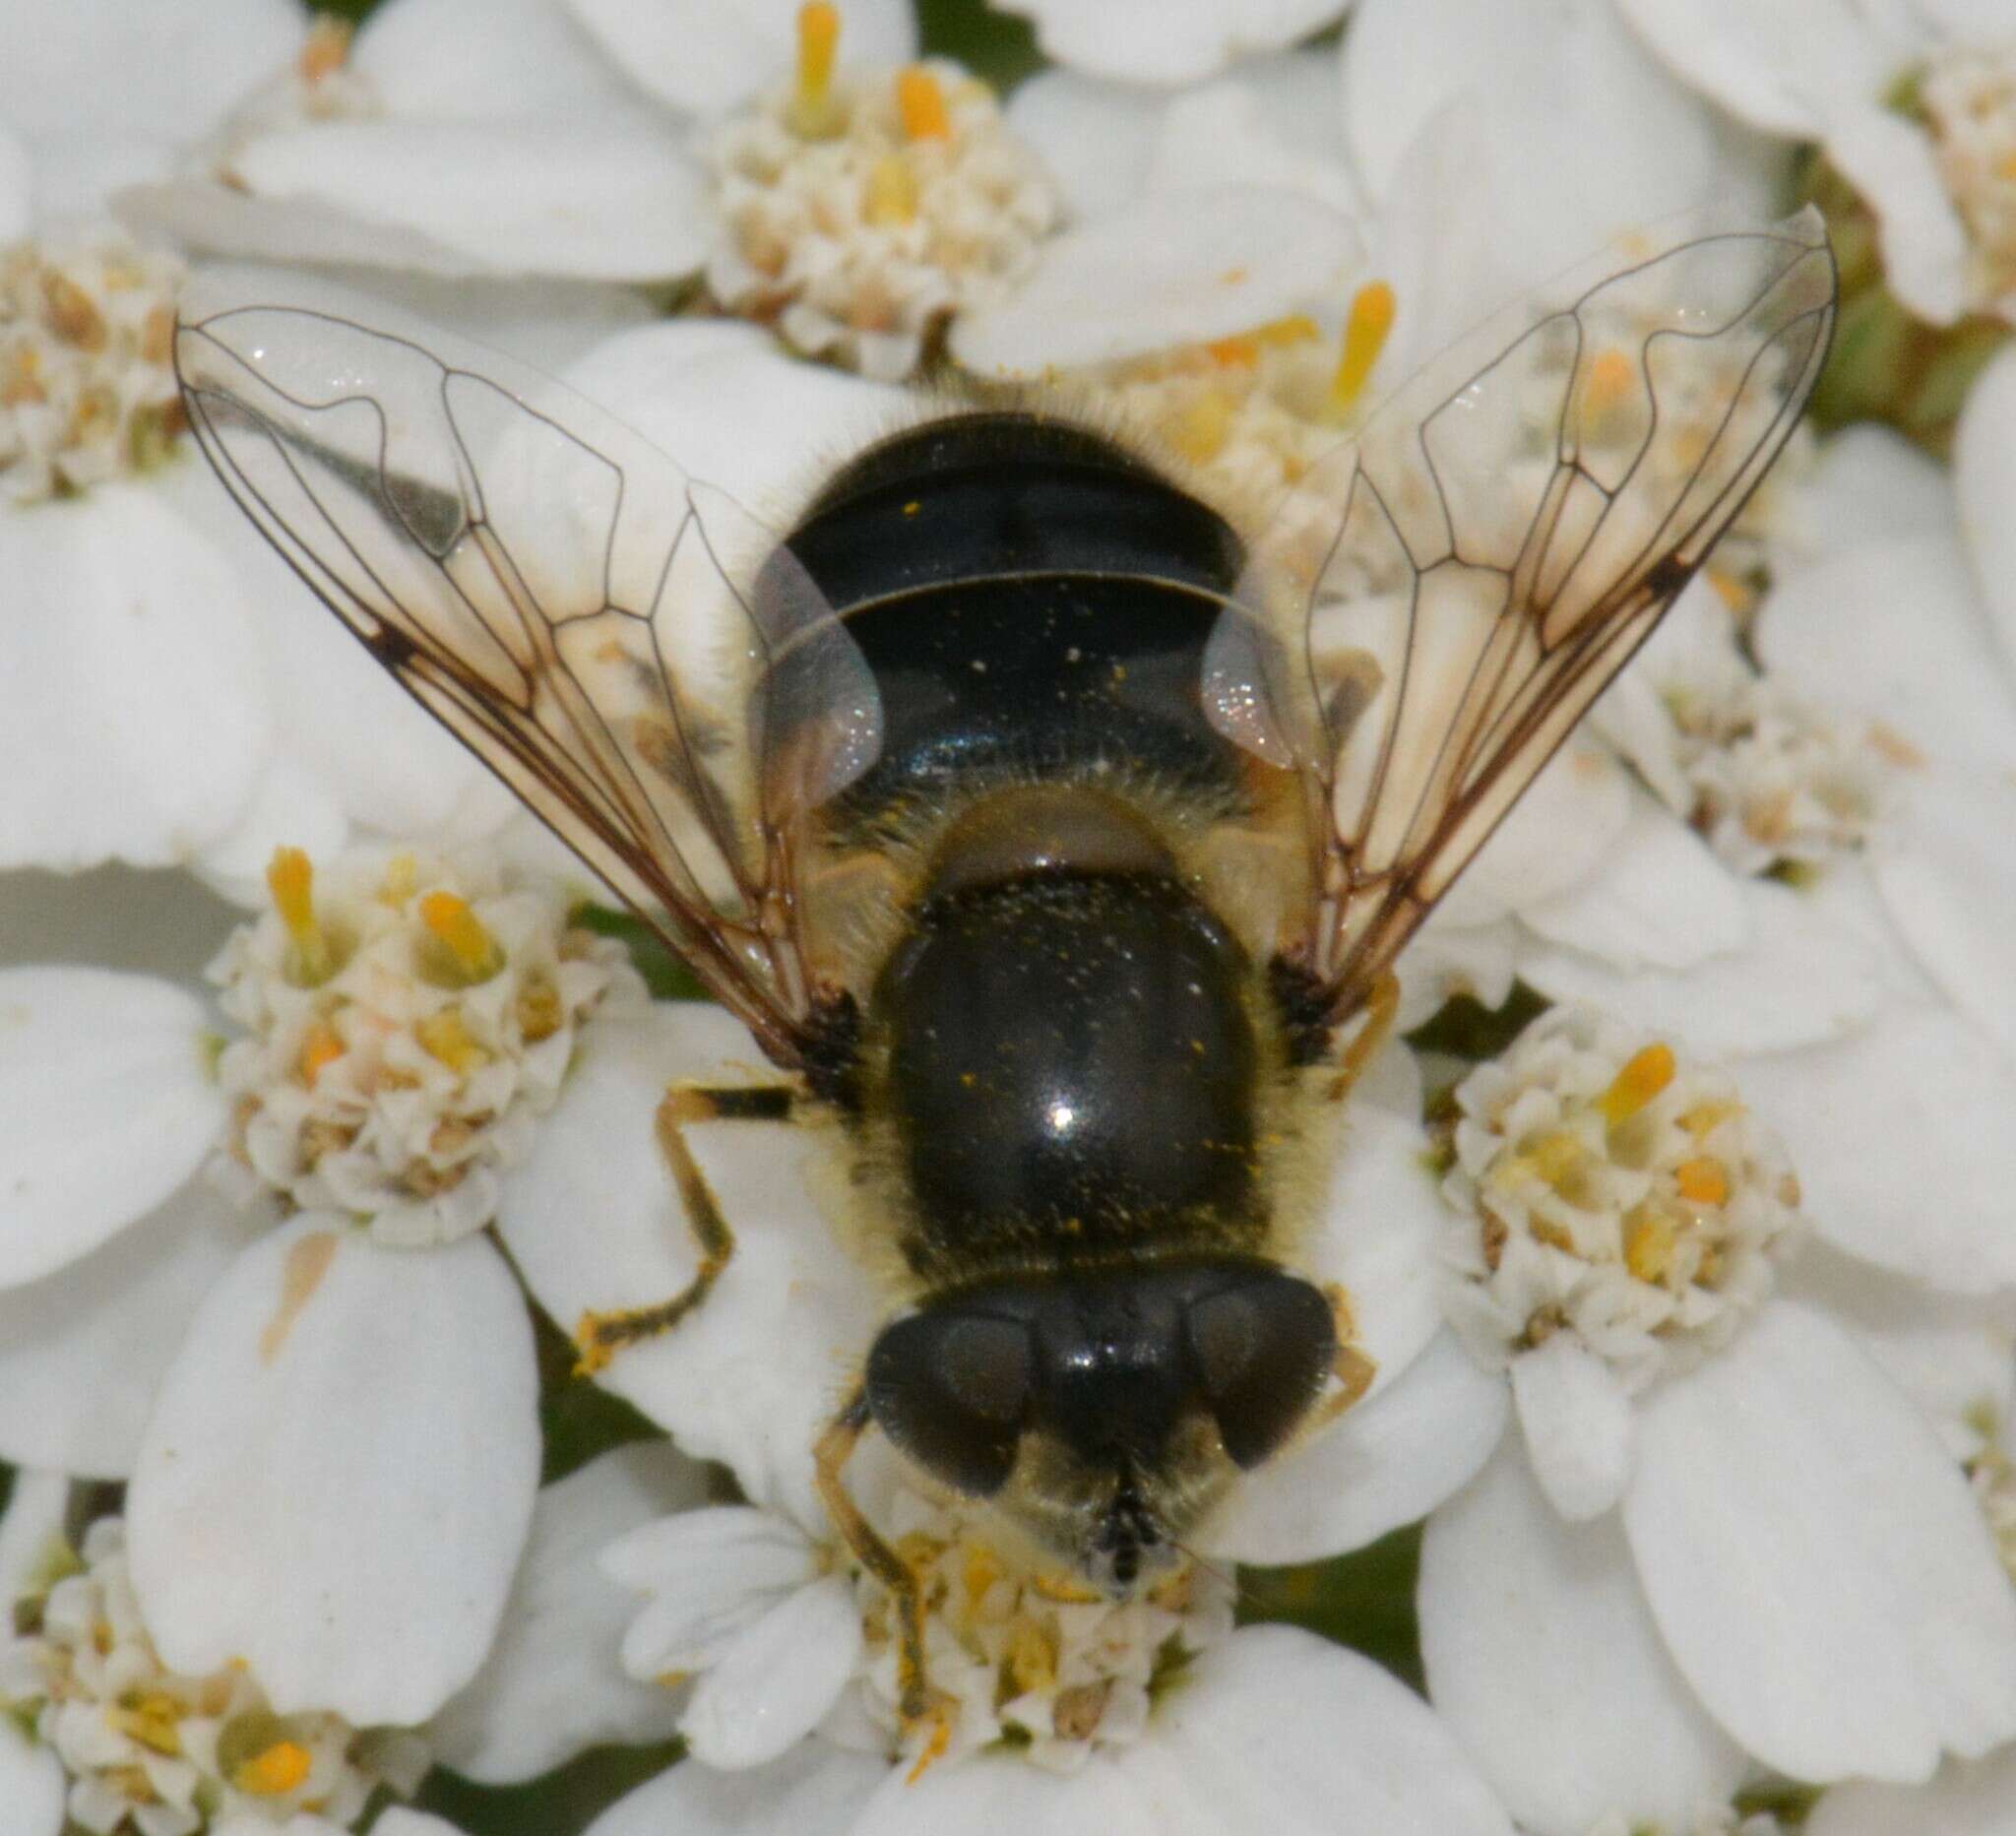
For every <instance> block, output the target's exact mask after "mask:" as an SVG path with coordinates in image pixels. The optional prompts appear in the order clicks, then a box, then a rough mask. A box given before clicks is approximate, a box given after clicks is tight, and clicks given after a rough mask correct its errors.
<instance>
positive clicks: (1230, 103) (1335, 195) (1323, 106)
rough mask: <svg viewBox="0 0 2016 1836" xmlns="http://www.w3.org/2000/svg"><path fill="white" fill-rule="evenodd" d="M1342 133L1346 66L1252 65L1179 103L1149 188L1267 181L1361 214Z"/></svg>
mask: <svg viewBox="0 0 2016 1836" xmlns="http://www.w3.org/2000/svg"><path fill="white" fill-rule="evenodd" d="M1338 129H1339V109H1338V95H1337V64H1336V60H1335V59H1334V58H1333V57H1332V56H1331V55H1330V54H1329V53H1328V52H1321V51H1305V52H1286V53H1283V54H1281V55H1280V56H1277V57H1272V58H1269V59H1266V60H1265V61H1264V63H1261V64H1247V65H1243V66H1241V68H1240V69H1239V70H1238V71H1237V72H1236V74H1234V75H1232V76H1229V77H1224V78H1221V79H1220V80H1219V81H1217V82H1215V83H1208V84H1205V85H1204V86H1203V87H1202V88H1199V89H1194V90H1183V91H1178V92H1177V93H1176V95H1173V96H1172V97H1171V98H1170V100H1169V102H1168V105H1167V107H1166V109H1165V110H1164V112H1163V118H1162V124H1161V129H1160V131H1159V132H1158V134H1157V136H1156V145H1155V152H1154V156H1153V158H1151V159H1150V161H1149V167H1148V173H1147V184H1148V188H1149V189H1150V190H1151V191H1180V190H1186V189H1192V188H1200V187H1208V186H1212V185H1263V186H1268V187H1271V188H1275V189H1279V190H1283V191H1295V192H1300V193H1302V194H1303V195H1305V196H1307V197H1311V198H1315V199H1317V200H1318V201H1319V202H1321V203H1324V204H1327V205H1329V206H1330V207H1331V208H1332V209H1333V210H1337V211H1341V212H1343V213H1345V214H1346V215H1347V216H1354V215H1356V214H1357V213H1358V212H1359V211H1360V210H1361V209H1362V208H1363V200H1362V199H1361V198H1360V197H1359V195H1358V188H1357V184H1356V181H1355V179H1354V178H1353V177H1352V175H1351V171H1350V169H1349V168H1348V166H1347V165H1346V163H1345V158H1344V143H1343V137H1342V136H1341V134H1340V133H1339V131H1338Z"/></svg>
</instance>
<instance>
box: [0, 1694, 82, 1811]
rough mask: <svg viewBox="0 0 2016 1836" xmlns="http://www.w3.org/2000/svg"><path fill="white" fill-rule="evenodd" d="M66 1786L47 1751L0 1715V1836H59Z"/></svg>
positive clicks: (60, 1768)
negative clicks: (33, 1742)
mask: <svg viewBox="0 0 2016 1836" xmlns="http://www.w3.org/2000/svg"><path fill="white" fill-rule="evenodd" d="M68 1783H69V1782H68V1781H67V1780H66V1779H65V1778H64V1776H63V1766H62V1762H61V1761H60V1760H58V1759H57V1757H56V1755H55V1754H54V1753H53V1752H51V1751H50V1750H49V1748H47V1747H46V1746H38V1745H32V1744H31V1743H30V1741H29V1739H28V1737H27V1735H25V1734H23V1733H22V1731H21V1729H20V1727H19V1726H18V1725H17V1724H16V1722H15V1721H14V1719H13V1717H12V1716H0V1836H61V1832H62V1829H63V1801H64V1797H65V1795H66V1791H67V1788H68Z"/></svg>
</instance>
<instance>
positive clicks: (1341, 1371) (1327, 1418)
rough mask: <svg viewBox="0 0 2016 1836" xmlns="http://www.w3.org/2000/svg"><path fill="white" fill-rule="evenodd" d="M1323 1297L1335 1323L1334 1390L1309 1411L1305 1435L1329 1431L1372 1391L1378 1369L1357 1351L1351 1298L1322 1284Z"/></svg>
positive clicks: (1339, 1289) (1331, 1285)
mask: <svg viewBox="0 0 2016 1836" xmlns="http://www.w3.org/2000/svg"><path fill="white" fill-rule="evenodd" d="M1323 1293H1324V1295H1325V1297H1326V1298H1328V1300H1329V1302H1330V1316H1331V1318H1332V1319H1334V1320H1335V1321H1336V1322H1337V1357H1336V1360H1335V1361H1334V1362H1333V1363H1332V1364H1331V1369H1332V1370H1333V1371H1334V1372H1336V1375H1337V1388H1336V1389H1334V1390H1332V1391H1331V1392H1330V1394H1329V1395H1328V1396H1326V1397H1324V1398H1323V1399H1322V1401H1321V1402H1319V1403H1318V1404H1317V1405H1316V1406H1315V1408H1314V1409H1312V1410H1310V1411H1309V1420H1308V1426H1307V1428H1306V1430H1305V1431H1306V1432H1308V1433H1311V1434H1313V1433H1315V1432H1316V1431H1317V1430H1318V1429H1320V1428H1326V1427H1328V1426H1329V1425H1330V1424H1331V1423H1333V1422H1335V1421H1336V1420H1337V1418H1338V1417H1339V1416H1341V1415H1343V1414H1344V1412H1345V1411H1346V1410H1347V1409H1349V1408H1350V1407H1351V1406H1352V1405H1353V1404H1354V1403H1355V1402H1357V1401H1358V1400H1359V1399H1360V1398H1361V1397H1362V1396H1363V1395H1364V1393H1365V1392H1366V1391H1367V1390H1369V1389H1370V1388H1371V1387H1372V1379H1373V1378H1374V1377H1375V1376H1377V1375H1378V1374H1379V1366H1378V1365H1377V1364H1375V1363H1373V1361H1371V1360H1370V1359H1369V1358H1367V1357H1366V1356H1365V1355H1364V1353H1362V1352H1361V1351H1359V1350H1358V1348H1357V1346H1356V1344H1355V1340H1356V1338H1357V1330H1358V1328H1357V1321H1356V1320H1355V1318H1354V1317H1353V1315H1352V1308H1351V1297H1350V1296H1349V1295H1348V1294H1346V1293H1345V1292H1344V1290H1343V1289H1342V1288H1340V1287H1339V1286H1338V1285H1337V1284H1336V1283H1335V1282H1330V1283H1327V1284H1325V1286H1324V1289H1323Z"/></svg>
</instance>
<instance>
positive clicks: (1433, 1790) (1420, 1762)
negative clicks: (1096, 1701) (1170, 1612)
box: [855, 1625, 1512, 1836]
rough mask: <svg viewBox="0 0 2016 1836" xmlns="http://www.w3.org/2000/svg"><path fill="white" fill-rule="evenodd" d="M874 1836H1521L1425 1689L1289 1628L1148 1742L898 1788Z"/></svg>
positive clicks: (1180, 1707) (1220, 1672) (878, 1815)
mask: <svg viewBox="0 0 2016 1836" xmlns="http://www.w3.org/2000/svg"><path fill="white" fill-rule="evenodd" d="M855 1827H856V1828H857V1829H858V1830H859V1831H861V1832H862V1836H867V1833H868V1832H873V1833H874V1836H987V1833H989V1832H996V1831H1001V1830H1031V1831H1037V1830H1040V1831H1041V1832H1042V1836H1220V1833H1221V1832H1224V1831H1228V1830H1265V1831H1267V1832H1268V1836H1319V1833H1320V1836H1398V1832H1403V1831H1410V1832H1411V1831H1419V1832H1422V1833H1423V1836H1426V1833H1427V1832H1430V1831H1432V1832H1433V1836H1511V1828H1512V1826H1511V1823H1510V1821H1509V1819H1508V1818H1507V1817H1506V1815H1505V1813H1504V1811H1503V1810H1502V1809H1500V1808H1499V1806H1498V1804H1496V1803H1495V1802H1494V1800H1493V1799H1492V1797H1491V1794H1490V1792H1489V1790H1488V1789H1487V1788H1486V1787H1485V1786H1484V1784H1483V1782H1482V1781H1481V1779H1480V1778H1479V1777H1478V1776H1477V1774H1476V1773H1475V1771H1473V1770H1472V1768H1471V1766H1470V1764H1469V1762H1468V1761H1467V1760H1466V1759H1465V1758H1464V1756H1463V1754H1462V1753H1461V1751H1459V1750H1458V1748H1457V1745H1456V1742H1455V1741H1453V1740H1451V1739H1450V1737H1449V1734H1448V1731H1447V1730H1446V1729H1444V1728H1443V1726H1442V1725H1441V1723H1440V1722H1439V1721H1437V1720H1436V1718H1435V1716H1434V1715H1433V1714H1432V1713H1431V1712H1430V1710H1429V1709H1428V1707H1427V1705H1426V1704H1425V1703H1423V1702H1422V1701H1421V1699H1420V1698H1419V1697H1418V1696H1417V1695H1416V1694H1415V1693H1414V1692H1413V1691H1412V1690H1410V1689H1408V1688H1406V1687H1405V1686H1404V1685H1402V1684H1400V1683H1398V1682H1396V1681H1395V1680H1394V1679H1393V1678H1391V1677H1390V1676H1388V1675H1387V1673H1386V1672H1385V1671H1383V1670H1381V1669H1380V1668H1379V1667H1378V1666H1377V1665H1376V1664H1374V1663H1372V1661H1371V1660H1370V1659H1369V1658H1363V1657H1360V1656H1359V1655H1358V1654H1357V1653H1356V1652H1355V1651H1346V1650H1343V1649H1341V1648H1340V1647H1338V1646H1336V1645H1331V1644H1327V1643H1325V1642H1324V1641H1323V1640H1321V1639H1318V1638H1315V1637H1313V1636H1312V1635H1310V1634H1309V1633H1306V1632H1300V1631H1296V1630H1294V1629H1293V1628H1292V1627H1289V1626H1281V1625H1259V1626H1248V1627H1246V1628H1245V1629H1243V1630H1241V1631H1239V1632H1238V1633H1236V1634H1235V1635H1234V1636H1233V1637H1232V1638H1231V1639H1230V1640H1229V1641H1228V1642H1227V1643H1225V1644H1223V1645H1219V1646H1217V1647H1215V1648H1214V1649H1212V1650H1210V1651H1208V1652H1206V1653H1205V1654H1204V1655H1203V1656H1202V1657H1201V1658H1199V1659H1198V1660H1197V1662H1196V1664H1195V1665H1194V1667H1193V1668H1192V1669H1191V1671H1190V1673H1189V1675H1188V1676H1187V1677H1186V1678H1184V1681H1183V1686H1182V1687H1181V1688H1180V1689H1175V1690H1172V1691H1170V1692H1169V1694H1168V1695H1167V1696H1166V1697H1165V1698H1164V1699H1163V1701H1162V1702H1160V1703H1159V1704H1158V1705H1157V1707H1156V1711H1155V1714H1154V1717H1153V1719H1152V1720H1151V1721H1150V1723H1149V1728H1148V1733H1147V1734H1146V1736H1145V1737H1144V1738H1143V1739H1141V1740H1139V1741H1134V1742H1133V1743H1131V1744H1129V1745H1127V1746H1124V1747H1118V1748H1108V1749H1105V1750H1103V1751H1098V1752H1095V1753H1094V1755H1093V1756H1092V1758H1091V1759H1090V1760H1089V1761H1088V1762H1087V1763H1086V1764H1085V1765H1084V1766H1082V1767H1081V1768H1079V1770H1078V1771H1076V1772H1075V1773H1072V1774H1071V1775H1069V1776H1068V1777H1059V1776H1058V1775H1056V1774H1054V1773H1050V1772H1045V1771H1043V1770H1041V1769H1040V1768H1039V1767H1035V1766H1032V1765H1030V1764H1029V1763H1028V1762H1027V1761H1026V1760H1024V1759H1021V1758H1019V1757H1016V1756H1013V1755H1003V1756H994V1755H981V1756H979V1757H977V1758H970V1759H966V1760H961V1761H958V1762H956V1763H947V1764H941V1765H938V1766H934V1767H932V1768H931V1769H930V1770H929V1771H927V1772H926V1773H924V1775H923V1776H922V1777H921V1778H920V1779H918V1780H916V1782H915V1783H914V1784H911V1783H909V1782H908V1781H907V1778H906V1775H905V1774H904V1773H903V1772H901V1771H897V1772H894V1773H892V1774H891V1775H890V1777H889V1778H888V1780H887V1781H886V1782H885V1783H884V1785H883V1787H882V1789H881V1791H880V1792H878V1793H877V1794H876V1796H875V1798H874V1800H873V1801H872V1802H871V1803H870V1804H869V1805H868V1807H867V1809H866V1810H865V1811H864V1812H863V1814H862V1815H861V1817H860V1819H859V1821H858V1823H857V1824H856V1825H855Z"/></svg>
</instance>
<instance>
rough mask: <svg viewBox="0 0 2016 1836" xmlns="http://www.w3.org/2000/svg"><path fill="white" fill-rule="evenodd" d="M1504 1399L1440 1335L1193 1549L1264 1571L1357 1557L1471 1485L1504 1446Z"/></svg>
mask: <svg viewBox="0 0 2016 1836" xmlns="http://www.w3.org/2000/svg"><path fill="white" fill-rule="evenodd" d="M1507 1396H1508V1391H1507V1389H1506V1386H1505V1382H1504V1379H1503V1378H1501V1377H1496V1376H1492V1375H1489V1374H1487V1373H1486V1372H1484V1371H1481V1370H1480V1369H1479V1368H1478V1367H1477V1365H1476V1364H1474V1363H1473V1362H1472V1361H1471V1360H1470V1356H1469V1354H1468V1353H1466V1352H1465V1351H1464V1350H1463V1348H1462V1347H1461V1346H1460V1345H1459V1344H1457V1342H1456V1338H1455V1336H1454V1335H1453V1334H1451V1333H1448V1332H1444V1333H1441V1334H1438V1335H1437V1337H1436V1338H1435V1339H1434V1340H1433V1341H1432V1342H1431V1343H1430V1344H1429V1346H1428V1347H1427V1349H1426V1350H1425V1351H1424V1352H1422V1353H1421V1355H1420V1356H1419V1357H1418V1358H1417V1359H1416V1360H1415V1361H1413V1362H1412V1363H1411V1364H1409V1365H1408V1367H1407V1370H1406V1373H1405V1374H1404V1375H1403V1376H1402V1377H1401V1378H1400V1379H1399V1381H1398V1382H1396V1383H1395V1384H1393V1386H1392V1387H1391V1388H1390V1389H1386V1390H1382V1391H1381V1392H1380V1393H1379V1394H1378V1395H1377V1396H1374V1397H1371V1398H1368V1399H1367V1400H1365V1401H1363V1402H1361V1403H1359V1404H1358V1405H1357V1406H1356V1407H1355V1409H1353V1410H1351V1411H1350V1412H1349V1413H1348V1414H1346V1415H1345V1416H1344V1417H1343V1418H1342V1419H1341V1420H1340V1421H1339V1422H1338V1423H1337V1424H1335V1425H1334V1426H1331V1427H1328V1428H1325V1429H1323V1430H1322V1432H1321V1433H1319V1434H1318V1435H1316V1436H1315V1437H1314V1438H1313V1439H1311V1440H1309V1441H1307V1442H1305V1443H1303V1444H1301V1445H1299V1446H1295V1447H1292V1448H1290V1449H1289V1450H1288V1451H1287V1452H1286V1453H1284V1454H1282V1455H1281V1456H1280V1458H1279V1459H1276V1460H1270V1461H1269V1462H1268V1463H1267V1464H1266V1465H1264V1466H1262V1467H1259V1468H1257V1469H1256V1470H1255V1471H1253V1472H1252V1473H1250V1474H1248V1475H1247V1476H1246V1477H1245V1478H1244V1479H1243V1480H1241V1481H1240V1483H1239V1485H1238V1488H1236V1489H1235V1490H1234V1491H1233V1493H1232V1495H1231V1497H1230V1498H1229V1500H1228V1501H1227V1503H1226V1507H1225V1509H1224V1510H1223V1511H1221V1512H1220V1513H1219V1514H1218V1515H1217V1516H1215V1517H1213V1518H1212V1520H1211V1522H1210V1523H1209V1525H1208V1526H1206V1528H1205V1530H1204V1531H1203V1532H1202V1533H1201V1534H1200V1536H1199V1538H1198V1542H1199V1545H1200V1547H1201V1548H1202V1549H1203V1550H1204V1551H1205V1552H1206V1553H1207V1554H1211V1555H1224V1556H1228V1557H1229V1558H1230V1559H1231V1560H1233V1561H1241V1562H1261V1563H1283V1562H1309V1561H1320V1560H1321V1559H1323V1557H1325V1556H1328V1555H1338V1554H1342V1553H1344V1552H1345V1551H1349V1550H1355V1549H1362V1548H1363V1547H1364V1546H1365V1545H1366V1544H1368V1543H1373V1542H1376V1541H1377V1540H1378V1539H1379V1538H1380V1537H1383V1536H1384V1535H1386V1533H1387V1532H1388V1531H1390V1530H1397V1529H1399V1528H1400V1526H1401V1525H1403V1524H1411V1523H1414V1522H1416V1521H1418V1519H1419V1518H1421V1517H1422V1516H1424V1515H1425V1514H1426V1513H1427V1512H1429V1511H1431V1510H1433V1509H1434V1508H1435V1507H1436V1506H1437V1505H1438V1504H1440V1503H1441V1502H1442V1500H1443V1499H1444V1498H1446V1497H1448V1496H1449V1495H1450V1494H1451V1493H1452V1492H1454V1491H1456V1490H1457V1489H1458V1488H1461V1487H1463V1486H1465V1485H1467V1484H1469V1482H1470V1479H1471V1476H1472V1475H1473V1474H1475V1473H1476V1472H1477V1470H1478V1468H1479V1467H1480V1466H1481V1465H1482V1464H1483V1463H1484V1461H1485V1460H1487V1459H1488V1458H1489V1457H1490V1453H1491V1449H1492V1448H1493V1447H1495V1446H1496V1445H1497V1444H1498V1442H1499V1441H1500V1440H1502V1439H1503V1438H1504V1434H1505V1416H1506V1411H1507V1407H1508V1404H1507Z"/></svg>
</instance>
